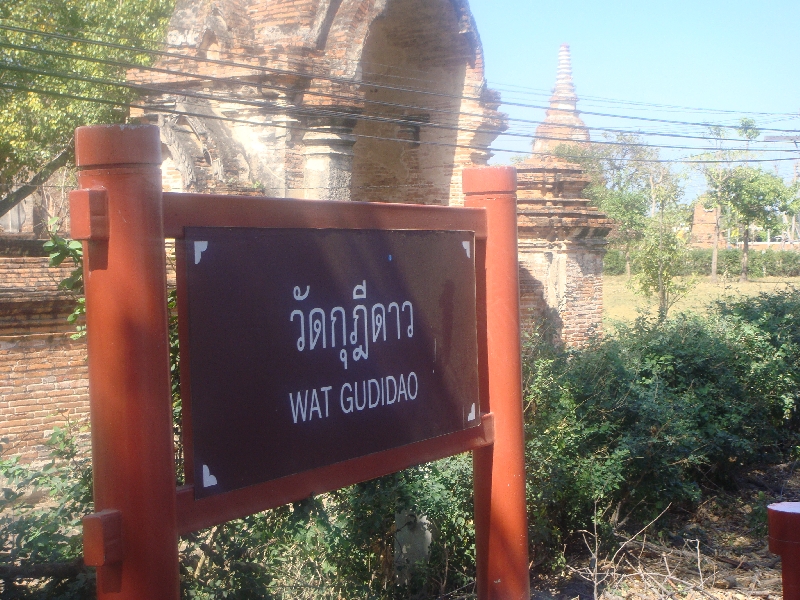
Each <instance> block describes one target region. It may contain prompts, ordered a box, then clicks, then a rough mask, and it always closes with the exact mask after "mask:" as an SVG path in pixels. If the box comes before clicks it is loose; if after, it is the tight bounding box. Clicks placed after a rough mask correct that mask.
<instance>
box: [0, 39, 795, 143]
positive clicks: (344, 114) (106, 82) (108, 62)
mask: <svg viewBox="0 0 800 600" xmlns="http://www.w3.org/2000/svg"><path fill="white" fill-rule="evenodd" d="M0 28H2V27H0ZM0 47H2V48H8V49H12V50H21V51H27V52H32V53H38V54H42V55H46V56H54V57H57V58H64V59H68V60H76V61H87V62H93V63H98V64H106V65H109V66H114V67H118V68H121V69H128V68H140V69H144V70H149V71H153V72H158V73H163V74H167V75H177V76H183V77H190V78H194V79H198V80H202V81H213V82H217V83H226V84H229V85H231V84H232V85H256V86H261V87H266V88H268V89H277V90H279V91H293V90H292V88H287V87H282V86H270V85H264V84H263V83H260V82H250V81H243V80H241V79H237V78H230V77H216V76H212V75H197V74H193V73H186V72H183V71H176V70H171V69H165V68H161V67H143V66H141V65H137V64H135V63H128V62H125V61H117V60H111V59H104V58H99V57H92V56H86V55H80V54H72V53H67V52H60V51H56V50H47V49H42V48H36V47H32V46H25V45H19V44H10V43H7V42H2V41H0ZM0 67H2V68H5V69H6V70H12V71H19V72H26V73H29V74H37V75H45V76H52V77H60V78H66V79H70V78H71V79H75V80H80V81H86V82H90V83H97V84H104V85H114V86H120V87H127V88H129V89H134V90H139V91H149V92H152V93H156V94H161V95H163V94H170V93H178V92H174V91H170V90H168V89H164V88H163V87H153V86H146V85H143V84H130V83H124V82H118V81H112V80H100V79H97V78H85V77H83V78H82V77H80V76H78V75H72V76H70V75H68V74H66V73H55V72H45V71H40V70H35V69H27V70H26V69H25V68H23V67H18V66H15V65H10V64H8V63H5V64H3V63H0ZM307 93H309V92H307ZM310 93H311V94H314V95H319V96H325V97H333V98H335V99H346V100H355V99H358V98H355V97H354V98H350V97H346V96H341V95H339V94H328V93H323V92H310ZM179 94H180V95H182V96H187V97H196V98H204V99H213V100H217V101H221V102H234V103H240V104H249V105H252V106H258V107H261V108H268V107H269V106H270V105H269V104H267V103H266V102H261V101H247V100H241V99H238V98H219V97H218V96H209V95H201V94H197V93H194V92H191V91H188V90H181V91H180V92H179ZM365 101H366V102H370V103H376V104H380V105H383V106H390V107H393V108H404V109H405V108H412V109H416V110H426V109H428V107H424V106H409V105H404V104H398V103H390V102H381V101H370V100H365ZM273 106H274V108H275V110H287V107H286V106H282V105H273ZM288 110H289V111H290V112H291V110H292V109H291V108H288ZM294 110H296V111H298V112H299V113H304V114H311V111H312V110H313V107H304V108H297V109H294ZM316 110H320V109H316ZM430 110H431V112H439V113H443V114H448V115H454V116H456V117H461V116H477V117H485V116H484V115H481V114H477V113H458V112H453V111H444V110H442V109H430ZM318 114H323V113H318ZM325 115H326V116H340V117H347V118H355V119H361V120H377V121H384V122H391V123H397V124H408V125H412V126H427V127H434V128H440V129H451V130H458V131H467V132H471V133H495V134H499V135H504V136H511V137H524V138H532V137H538V138H539V139H547V140H552V141H567V142H569V141H574V140H572V139H571V138H558V137H547V136H534V135H531V134H527V133H519V132H509V133H502V130H499V129H470V128H465V127H454V126H451V125H446V124H442V123H436V122H433V123H424V122H421V121H416V120H413V119H404V118H391V117H385V116H375V115H363V113H362V115H359V114H357V113H350V112H335V111H332V110H330V109H328V112H326V113H325ZM514 121H526V122H527V120H522V119H514ZM530 122H531V123H536V124H541V123H542V122H543V121H530ZM586 129H587V130H600V131H607V132H613V133H630V132H627V131H623V130H619V129H609V128H596V127H586ZM636 133H639V134H641V135H651V136H659V137H676V138H683V139H700V140H707V139H708V137H707V136H692V135H682V134H670V133H653V132H650V133H644V132H636ZM726 141H745V140H738V139H730V140H726ZM766 142H774V140H766ZM594 143H598V144H608V145H626V144H625V142H614V141H609V140H605V141H603V140H598V141H596V142H594ZM777 143H780V142H777ZM628 145H630V144H628ZM633 145H641V146H648V145H649V146H653V147H661V148H666V149H687V150H692V149H698V150H699V149H703V148H695V147H685V146H668V145H650V144H633ZM705 149H707V150H713V148H711V149H709V148H705ZM765 151H767V150H765ZM769 151H773V150H769ZM774 151H779V152H784V151H786V150H774Z"/></svg>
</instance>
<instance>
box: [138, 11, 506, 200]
mask: <svg viewBox="0 0 800 600" xmlns="http://www.w3.org/2000/svg"><path fill="white" fill-rule="evenodd" d="M165 49H166V50H167V51H168V52H169V53H170V54H171V55H170V56H164V57H162V58H161V59H160V60H159V62H158V63H157V65H156V67H157V68H159V69H165V70H167V71H168V72H163V71H162V72H153V71H148V70H138V71H137V70H135V71H131V72H130V73H129V74H128V79H129V80H130V81H131V82H135V83H140V84H146V85H147V86H148V87H150V88H156V89H157V90H159V91H160V92H153V93H151V94H149V95H148V96H147V97H146V98H144V101H145V102H146V103H147V104H148V105H149V108H148V109H147V110H144V111H141V110H140V111H134V116H138V117H139V118H140V119H142V120H145V121H148V122H151V123H154V124H157V125H158V126H159V127H160V129H161V134H162V141H163V143H164V158H165V160H164V164H163V166H162V171H163V172H164V176H165V178H164V181H165V188H167V189H168V190H169V191H200V192H211V191H213V192H218V193H251V194H252V193H259V194H264V195H267V196H272V197H288V198H313V199H332V200H362V201H380V202H415V203H425V204H444V205H448V204H451V205H452V204H461V203H462V202H463V200H462V197H461V196H462V195H461V170H462V169H463V167H465V166H474V165H484V164H486V163H487V161H488V159H489V157H490V152H489V150H488V147H489V145H490V144H491V143H492V141H493V140H494V139H495V138H496V137H497V135H498V134H499V133H500V132H501V131H502V130H503V129H504V128H505V122H504V115H502V114H501V113H499V112H497V110H496V109H497V107H498V103H499V95H497V94H496V93H494V92H492V91H491V90H489V89H488V88H487V86H486V81H485V79H484V73H483V69H484V66H483V49H482V46H481V43H480V38H479V36H478V33H477V29H476V27H475V23H474V19H473V17H472V14H471V13H470V10H469V5H468V3H467V1H466V0H377V1H367V0H294V1H292V2H287V1H279V0H216V1H214V2H210V1H208V0H178V2H177V5H176V8H175V12H174V13H173V16H172V19H171V21H170V24H169V31H168V35H167V44H166V48H165ZM176 112H177V113H182V114H175V113H176ZM225 119H230V120H225Z"/></svg>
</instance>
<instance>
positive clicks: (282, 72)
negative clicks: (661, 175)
mask: <svg viewBox="0 0 800 600" xmlns="http://www.w3.org/2000/svg"><path fill="white" fill-rule="evenodd" d="M0 29H4V30H8V31H15V32H18V33H26V34H29V35H38V36H43V37H50V38H54V39H60V40H64V41H72V42H79V43H85V44H95V45H99V46H103V47H106V48H115V49H117V50H125V51H134V52H139V53H144V54H150V55H152V56H161V57H165V58H175V59H180V60H190V61H195V62H203V63H210V64H216V65H220V66H228V67H237V68H243V69H252V70H256V71H261V72H265V73H272V74H276V75H292V76H296V77H302V78H305V79H308V80H314V79H322V80H325V81H329V82H331V83H337V84H342V85H346V86H360V85H369V86H371V87H375V88H379V89H384V90H390V91H396V92H407V93H416V94H422V95H428V96H434V97H439V98H447V99H451V100H472V101H476V102H481V98H480V97H477V96H464V95H455V94H446V93H443V92H433V91H430V90H420V89H413V88H405V87H398V86H387V85H381V84H373V83H369V82H363V81H357V80H354V79H348V78H344V77H335V76H331V75H326V74H320V73H303V72H300V71H292V70H288V69H278V68H274V67H265V66H261V65H249V64H247V63H238V62H235V61H228V60H219V59H212V58H208V57H199V56H191V55H186V54H177V53H174V52H165V51H162V50H151V49H147V48H141V47H134V46H125V45H122V44H115V43H111V42H105V41H101V40H92V39H89V38H82V37H75V36H67V35H63V34H58V33H50V32H43V31H38V30H35V29H27V28H23V27H16V26H11V25H0ZM502 104H504V105H506V106H517V107H523V108H536V109H545V110H550V111H560V112H570V113H571V112H573V111H571V110H569V109H560V108H552V107H550V106H542V105H533V104H526V103H519V102H503V103H502ZM581 112H582V114H587V115H593V116H601V117H607V118H616V119H630V120H636V121H645V122H652V123H668V124H678V125H693V126H698V127H712V126H715V125H719V124H714V123H710V122H692V121H678V120H670V119H658V118H653V117H639V116H631V115H618V114H612V113H600V112H593V111H581ZM724 127H726V128H728V127H729V126H728V125H725V126H724ZM761 129H762V131H773V132H780V133H800V130H786V129H774V128H761Z"/></svg>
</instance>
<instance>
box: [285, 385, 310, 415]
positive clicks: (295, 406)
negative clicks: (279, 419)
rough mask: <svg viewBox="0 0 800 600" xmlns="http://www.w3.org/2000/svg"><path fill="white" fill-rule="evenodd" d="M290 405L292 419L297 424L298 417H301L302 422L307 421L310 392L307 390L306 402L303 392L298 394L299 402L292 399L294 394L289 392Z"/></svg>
mask: <svg viewBox="0 0 800 600" xmlns="http://www.w3.org/2000/svg"><path fill="white" fill-rule="evenodd" d="M289 403H290V404H291V405H292V418H293V419H294V422H295V423H297V417H298V415H299V416H300V419H301V421H305V420H306V409H307V408H308V390H306V397H305V400H304V399H303V392H297V400H295V399H294V398H293V397H292V392H289Z"/></svg>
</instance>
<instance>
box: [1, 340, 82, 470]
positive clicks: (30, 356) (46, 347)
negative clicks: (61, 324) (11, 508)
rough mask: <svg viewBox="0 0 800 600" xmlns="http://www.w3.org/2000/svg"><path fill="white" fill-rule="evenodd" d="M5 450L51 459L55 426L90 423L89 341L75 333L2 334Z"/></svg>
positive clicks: (2, 414) (8, 452) (2, 434)
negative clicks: (50, 443)
mask: <svg viewBox="0 0 800 600" xmlns="http://www.w3.org/2000/svg"><path fill="white" fill-rule="evenodd" d="M0 374H2V375H0V439H2V438H5V440H4V441H3V442H2V444H3V454H4V455H7V454H19V455H21V456H22V458H23V459H24V460H43V459H46V458H47V455H48V448H47V447H46V446H45V442H46V441H47V440H48V438H49V437H50V436H51V434H52V433H53V429H54V427H56V426H60V427H64V426H66V424H67V423H68V422H71V423H79V422H84V423H86V422H88V417H89V380H88V371H87V365H86V344H85V342H84V341H83V340H72V339H70V333H66V332H65V333H58V334H29V335H18V336H0Z"/></svg>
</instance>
